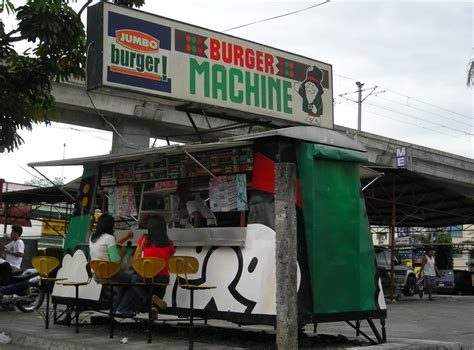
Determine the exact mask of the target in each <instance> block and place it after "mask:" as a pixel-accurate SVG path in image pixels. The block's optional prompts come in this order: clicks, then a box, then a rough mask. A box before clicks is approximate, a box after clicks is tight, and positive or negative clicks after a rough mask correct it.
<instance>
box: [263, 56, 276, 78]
mask: <svg viewBox="0 0 474 350" xmlns="http://www.w3.org/2000/svg"><path fill="white" fill-rule="evenodd" d="M274 69H275V67H274V66H273V55H270V54H269V53H266V54H265V73H269V74H272V75H273V74H274Z"/></svg>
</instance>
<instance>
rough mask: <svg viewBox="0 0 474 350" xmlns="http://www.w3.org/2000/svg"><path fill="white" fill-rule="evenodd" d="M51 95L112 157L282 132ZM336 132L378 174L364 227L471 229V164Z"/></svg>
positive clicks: (264, 122) (157, 103) (228, 118)
mask: <svg viewBox="0 0 474 350" xmlns="http://www.w3.org/2000/svg"><path fill="white" fill-rule="evenodd" d="M53 95H54V97H55V99H56V102H57V107H58V109H59V112H60V113H61V120H60V122H63V123H67V124H73V125H80V126H86V127H92V128H97V129H102V130H108V131H114V138H113V145H112V152H113V153H119V152H127V151H133V150H136V149H140V148H147V147H148V146H149V138H160V139H167V140H168V141H177V142H198V141H204V142H205V141H214V140H216V139H217V138H220V137H228V136H235V135H239V134H246V133H248V132H249V130H250V129H252V128H255V127H258V126H266V127H281V126H283V125H282V124H281V121H275V120H270V119H265V118H264V117H262V116H248V115H242V114H241V115H239V114H235V113H232V112H231V111H228V110H224V109H216V108H215V107H212V106H205V107H200V106H195V105H190V104H187V103H186V102H185V101H171V100H165V99H162V98H157V97H153V96H145V95H142V94H135V93H131V92H123V91H116V90H102V91H100V92H90V93H89V94H87V93H86V91H85V88H84V84H83V83H82V82H68V83H55V82H54V83H53ZM286 126H289V125H288V124H287V125H286ZM335 129H336V130H338V131H340V132H341V133H344V134H346V135H347V136H349V137H351V138H353V139H355V140H357V141H359V142H360V143H361V144H362V145H364V146H365V148H366V149H367V152H368V158H369V162H368V164H367V165H368V166H370V167H372V168H374V169H375V170H377V171H378V172H380V173H383V174H384V175H385V176H383V177H381V179H379V180H378V181H375V182H374V183H373V184H371V183H369V182H367V183H364V186H365V185H367V189H366V190H365V192H364V194H365V197H366V202H367V207H368V208H367V209H368V214H369V217H370V218H371V223H373V224H380V225H382V224H385V225H388V224H394V223H395V225H396V226H403V225H406V226H416V225H418V224H420V226H425V225H427V226H444V225H450V224H455V223H474V159H472V158H466V157H461V156H458V155H454V154H450V153H447V152H443V151H439V150H435V149H431V148H427V147H422V146H418V145H414V144H410V143H407V142H403V141H399V140H395V139H390V138H387V137H383V136H379V135H375V134H370V133H367V132H358V131H356V130H353V129H349V128H346V127H342V126H335ZM397 150H398V153H397ZM473 152H474V149H473ZM403 155H404V159H403V160H402V163H403V165H404V167H403V169H397V158H401V156H403ZM402 158H403V157H402ZM398 162H400V159H398ZM398 165H400V163H398ZM398 168H399V167H398ZM394 206H395V207H396V208H395V210H396V212H395V213H394V212H393V211H394ZM394 217H395V219H394Z"/></svg>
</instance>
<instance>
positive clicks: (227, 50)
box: [222, 41, 232, 64]
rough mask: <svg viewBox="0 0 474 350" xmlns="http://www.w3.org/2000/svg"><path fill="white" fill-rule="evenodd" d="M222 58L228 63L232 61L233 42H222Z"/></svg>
mask: <svg viewBox="0 0 474 350" xmlns="http://www.w3.org/2000/svg"><path fill="white" fill-rule="evenodd" d="M222 60H223V61H224V62H225V63H228V64H231V63H232V44H230V43H226V42H225V41H223V42H222Z"/></svg>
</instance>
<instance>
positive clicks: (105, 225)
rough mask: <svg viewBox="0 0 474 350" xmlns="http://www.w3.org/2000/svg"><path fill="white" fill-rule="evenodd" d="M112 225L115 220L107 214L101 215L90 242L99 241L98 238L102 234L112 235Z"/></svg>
mask: <svg viewBox="0 0 474 350" xmlns="http://www.w3.org/2000/svg"><path fill="white" fill-rule="evenodd" d="M114 224H115V219H114V217H113V216H112V215H109V214H102V215H101V216H100V218H99V221H97V226H96V227H95V232H93V233H92V235H91V241H92V242H95V241H97V240H98V239H99V237H100V236H102V234H104V233H108V234H110V235H113V234H114Z"/></svg>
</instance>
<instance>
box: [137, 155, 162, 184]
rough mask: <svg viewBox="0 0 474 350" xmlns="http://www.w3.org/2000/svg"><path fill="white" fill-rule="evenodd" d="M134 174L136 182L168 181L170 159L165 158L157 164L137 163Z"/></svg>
mask: <svg viewBox="0 0 474 350" xmlns="http://www.w3.org/2000/svg"><path fill="white" fill-rule="evenodd" d="M133 173H134V180H135V181H136V182H140V181H148V180H162V179H167V178H168V159H166V158H165V159H161V160H159V161H156V162H138V163H135V164H134V170H133Z"/></svg>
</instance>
